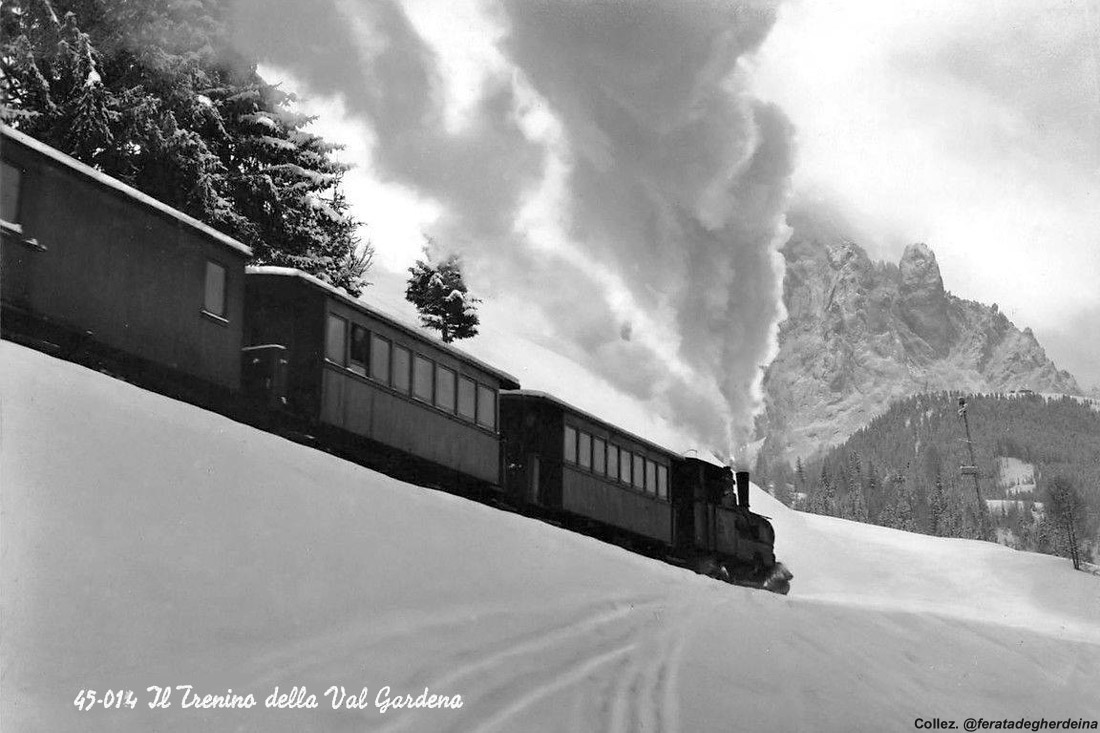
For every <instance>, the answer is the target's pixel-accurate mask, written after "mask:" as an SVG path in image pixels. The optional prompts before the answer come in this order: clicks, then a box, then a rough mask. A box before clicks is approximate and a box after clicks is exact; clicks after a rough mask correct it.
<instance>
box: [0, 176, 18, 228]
mask: <svg viewBox="0 0 1100 733" xmlns="http://www.w3.org/2000/svg"><path fill="white" fill-rule="evenodd" d="M0 182H2V184H3V185H0V219H2V220H3V221H5V222H7V223H8V224H15V225H18V224H19V223H20V222H19V191H20V189H21V188H22V187H23V171H21V170H19V169H18V168H16V167H15V166H14V165H12V164H10V163H8V162H7V161H4V162H3V167H0Z"/></svg>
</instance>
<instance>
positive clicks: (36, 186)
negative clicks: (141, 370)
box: [0, 130, 248, 389]
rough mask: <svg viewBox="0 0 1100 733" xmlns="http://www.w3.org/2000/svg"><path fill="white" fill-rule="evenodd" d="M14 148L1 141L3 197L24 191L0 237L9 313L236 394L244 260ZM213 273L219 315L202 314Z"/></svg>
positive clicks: (130, 196) (68, 168)
mask: <svg viewBox="0 0 1100 733" xmlns="http://www.w3.org/2000/svg"><path fill="white" fill-rule="evenodd" d="M17 137H18V136H17V135H16V134H14V133H10V132H9V131H7V130H5V131H4V135H3V159H4V162H5V166H6V167H5V172H6V173H5V175H6V178H7V180H5V181H4V185H5V186H14V187H17V188H18V206H17V210H16V211H14V212H8V215H9V216H11V218H14V219H17V220H18V221H15V222H7V221H6V222H5V226H4V234H3V248H2V262H0V293H2V298H3V303H4V306H5V308H6V309H8V310H9V312H11V313H19V314H25V315H27V316H29V317H32V318H35V319H38V320H40V321H41V322H43V323H46V324H49V325H50V326H51V327H56V328H59V329H63V330H65V331H68V332H72V333H73V334H75V335H79V336H81V337H84V338H87V339H88V340H89V341H91V342H94V343H96V344H101V345H103V346H106V347H108V348H109V349H113V350H117V351H118V352H121V353H123V354H126V355H128V356H131V357H136V358H137V359H139V360H143V361H145V362H148V363H151V364H155V365H157V366H158V367H162V368H166V369H167V370H169V371H171V372H175V373H179V374H181V375H185V376H187V377H192V378H197V379H199V380H201V381H203V382H205V383H209V384H213V385H216V386H218V387H222V388H226V389H236V388H237V387H238V384H239V379H240V346H241V338H242V332H243V314H244V265H245V259H246V257H247V256H248V251H247V249H246V248H244V247H243V246H241V245H239V244H236V245H235V246H232V245H228V244H226V242H225V241H224V240H225V239H226V238H224V237H221V236H220V235H215V234H211V233H210V232H209V230H208V229H204V228H203V227H202V225H197V223H195V222H193V221H192V223H187V221H185V217H181V215H179V214H178V213H175V212H170V211H165V210H164V208H163V207H162V205H156V206H155V205H151V204H149V203H148V202H146V201H144V200H142V199H141V194H138V193H137V192H135V191H133V190H132V189H129V188H128V187H126V186H124V185H122V184H120V183H118V182H115V181H112V180H111V179H108V178H106V177H105V176H103V175H102V174H100V173H98V172H96V171H92V170H91V169H87V168H86V166H82V165H81V164H79V163H77V162H76V161H72V160H71V159H68V158H67V156H63V155H61V154H60V153H58V152H56V151H52V150H51V149H48V148H46V147H45V146H42V145H41V144H40V143H35V142H34V141H29V142H28V143H26V144H25V143H24V142H23V141H22V139H17ZM13 171H15V172H14V173H13ZM158 206H160V207H162V208H158ZM20 228H21V231H20ZM234 244H235V243H234ZM208 263H212V264H213V265H217V266H218V267H220V268H221V271H222V273H223V274H224V299H223V301H222V302H221V303H219V304H218V307H216V308H215V311H214V312H211V311H207V310H206V306H207V303H206V298H207V289H206V288H207V268H208Z"/></svg>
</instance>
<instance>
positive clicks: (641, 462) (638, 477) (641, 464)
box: [633, 455, 645, 489]
mask: <svg viewBox="0 0 1100 733" xmlns="http://www.w3.org/2000/svg"><path fill="white" fill-rule="evenodd" d="M633 484H634V488H636V489H644V488H645V458H643V457H642V456H639V455H635V456H634V479H633Z"/></svg>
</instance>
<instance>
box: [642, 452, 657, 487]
mask: <svg viewBox="0 0 1100 733" xmlns="http://www.w3.org/2000/svg"><path fill="white" fill-rule="evenodd" d="M645 490H646V493H647V494H653V495H654V496H656V495H657V464H656V463H654V462H653V461H649V460H647V461H646V462H645Z"/></svg>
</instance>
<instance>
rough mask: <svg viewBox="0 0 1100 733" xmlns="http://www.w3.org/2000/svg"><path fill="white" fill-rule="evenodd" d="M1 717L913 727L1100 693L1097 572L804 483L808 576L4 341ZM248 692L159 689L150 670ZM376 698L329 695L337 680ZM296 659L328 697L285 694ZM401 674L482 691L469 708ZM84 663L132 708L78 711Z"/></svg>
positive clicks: (516, 726)
mask: <svg viewBox="0 0 1100 733" xmlns="http://www.w3.org/2000/svg"><path fill="white" fill-rule="evenodd" d="M0 359H2V364H3V371H2V374H3V384H2V394H0V396H2V400H3V401H2V403H0V404H2V409H3V414H2V433H0V439H2V443H0V471H2V473H0V480H2V482H3V495H2V527H0V544H2V553H3V565H2V570H0V572H2V595H0V612H2V619H3V631H2V633H3V637H2V644H3V654H2V666H3V669H2V698H3V700H2V702H3V705H2V709H0V726H2V728H3V730H4V731H23V730H42V731H66V730H135V731H147V730H158V731H175V730H258V731H267V730H349V731H350V730H355V731H361V730H390V731H398V730H455V731H458V730H462V731H465V730H482V731H489V730H501V731H530V730H536V731H537V730H560V731H580V730H598V731H636V730H651V731H652V730H663V731H675V730H681V731H708V730H721V731H738V730H745V731H758V730H780V731H795V730H806V731H818V730H838V731H840V730H844V731H847V730H875V731H878V730H899V731H904V730H914V729H915V727H914V721H915V719H916V718H923V719H925V720H931V719H933V718H940V719H954V720H956V721H957V722H958V723H959V725H960V727H961V725H962V720H963V719H964V718H966V717H968V716H973V717H975V718H976V717H982V716H984V717H985V718H987V719H989V718H995V719H1001V718H1010V719H1018V718H1020V717H1021V716H1023V717H1026V718H1029V719H1033V718H1039V717H1046V718H1056V719H1059V720H1061V719H1065V718H1073V719H1075V720H1076V719H1078V718H1085V719H1090V720H1093V719H1100V694H1098V693H1097V691H1098V690H1100V579H1098V578H1096V577H1093V576H1089V575H1086V574H1083V573H1074V572H1073V571H1072V570H1071V569H1070V566H1069V563H1068V561H1063V560H1058V559H1055V558H1049V557H1044V556H1039V555H1033V554H1027V553H1020V552H1016V551H1013V550H1010V549H1007V548H1005V547H1002V546H999V545H994V544H986V543H980V542H972V541H964V540H945V539H937V538H931V537H925V536H921V535H915V534H908V533H903V532H897V531H894V530H890V529H885V528H881V527H874V526H869V525H860V524H856V523H853V522H848V521H845V520H841V519H835V518H830V517H819V516H811V515H805V514H801V513H797V512H791V511H788V510H786V509H785V508H784V507H782V506H781V505H779V504H778V503H776V502H775V501H774V500H773V499H771V498H770V497H768V496H767V495H766V494H765V493H764V492H762V491H754V493H753V497H752V498H753V501H754V502H755V504H756V508H757V510H758V511H761V512H763V513H765V514H769V515H770V516H772V517H773V519H774V522H775V525H776V530H777V533H778V537H779V540H778V545H777V552H778V554H779V556H780V557H781V558H782V559H783V560H784V561H786V562H787V564H788V565H789V566H790V567H791V568H792V570H793V571H794V573H795V576H796V577H795V579H794V587H793V590H792V592H791V595H789V596H786V597H782V596H776V595H772V594H768V593H765V592H761V591H751V590H747V589H743V588H736V587H731V586H728V585H723V584H720V583H717V582H714V581H711V580H709V579H706V578H703V577H700V576H696V575H694V574H692V573H689V572H686V571H682V570H680V569H677V568H674V567H671V566H667V565H664V564H661V563H656V562H653V561H650V560H647V559H644V558H641V557H637V556H634V555H631V554H629V553H627V552H625V551H623V550H621V549H618V548H616V547H611V546H607V545H603V544H600V543H598V542H596V541H594V540H591V539H588V538H585V537H581V536H577V535H574V534H570V533H567V532H564V531H562V530H559V529H556V528H554V527H552V526H549V525H546V524H542V523H539V522H536V521H533V520H530V519H527V518H524V517H521V516H517V515H514V514H508V513H503V512H499V511H494V510H492V509H489V508H487V507H484V506H481V505H477V504H473V503H470V502H466V501H463V500H461V499H458V498H455V497H451V496H447V495H441V494H438V493H434V492H431V491H427V490H423V489H419V488H415V487H412V486H408V485H405V484H401V483H399V482H397V481H393V480H391V479H389V478H386V477H383V476H380V475H378V474H376V473H373V472H371V471H368V470H366V469H363V468H360V467H358V466H354V465H351V464H348V463H345V462H342V461H339V460H336V459H333V458H332V457H330V456H328V455H325V454H323V453H320V452H316V451H311V450H309V449H306V448H304V447H301V446H298V445H295V444H291V443H288V442H286V441H284V440H281V439H279V438H276V437H274V436H270V435H266V434H262V433H258V432H256V431H254V430H252V429H249V428H246V427H244V426H241V425H238V424H235V423H233V422H230V421H228V420H226V419H224V418H221V417H218V416H215V415H211V414H208V413H205V412H202V411H200V410H197V409H195V408H193V407H190V406H187V405H183V404H180V403H177V402H173V401H171V400H168V399H165V398H163V397H160V396H157V395H153V394H149V393H145V392H141V391H139V390H137V389H135V388H133V387H131V386H129V385H127V384H124V383H122V382H118V381H115V380H112V379H110V378H107V377H105V376H103V375H100V374H96V373H94V372H91V371H88V370H85V369H82V368H79V367H75V366H73V365H69V364H65V363H63V362H60V361H56V360H54V359H51V358H49V357H46V356H43V355H41V354H38V353H36V352H32V351H29V350H27V349H24V348H22V347H18V346H14V345H12V344H10V343H7V342H4V343H3V344H0ZM154 685H156V686H165V685H171V686H176V685H192V686H194V691H195V692H196V693H198V694H200V695H201V694H221V695H225V694H226V692H227V690H228V689H229V688H232V690H233V692H234V693H236V694H241V695H245V694H248V693H251V694H253V695H254V696H255V699H256V702H257V704H256V706H255V707H253V708H251V709H246V710H245V709H214V710H203V709H196V708H195V707H187V708H185V707H183V706H182V703H183V698H182V693H181V692H180V691H176V692H174V693H173V696H172V698H171V699H170V703H171V707H169V708H166V709H155V710H151V709H149V707H148V703H149V701H150V699H151V697H152V695H151V693H149V692H147V691H146V690H147V688H148V687H150V686H154ZM340 685H342V686H344V687H345V688H346V690H347V691H348V692H349V695H350V696H352V697H358V695H359V694H360V691H361V690H362V688H363V687H367V688H368V693H367V695H366V696H365V697H364V701H365V702H366V704H367V709H365V710H348V709H340V710H333V709H332V705H331V697H327V696H325V695H324V693H325V691H326V690H327V689H328V688H330V687H332V686H337V687H338V686H340ZM276 686H277V687H278V688H279V691H280V693H287V692H290V690H291V688H293V687H294V686H298V687H299V688H300V687H302V686H305V687H306V688H307V693H308V694H313V695H316V699H317V703H318V705H319V707H317V708H315V709H290V710H288V709H275V708H267V707H265V702H264V701H265V699H266V698H267V697H268V695H269V694H270V693H271V692H272V691H273V690H274V688H275V687H276ZM385 686H388V687H389V688H390V691H389V696H390V697H394V696H397V695H398V694H401V695H404V694H406V693H408V694H411V695H413V696H414V697H415V696H417V695H419V694H420V693H422V692H423V690H424V688H425V687H428V688H430V692H431V694H442V695H449V696H454V695H461V697H462V707H461V708H460V709H413V710H409V709H390V710H388V711H387V712H385V713H382V712H381V711H380V709H379V707H378V706H377V704H376V703H377V702H381V701H382V700H384V698H385V697H386V695H385V693H383V694H382V696H381V697H379V693H380V688H383V687H385ZM86 688H93V689H95V690H96V691H97V693H98V696H99V698H100V699H102V697H103V695H104V693H105V692H106V691H107V690H119V689H122V690H128V689H132V690H134V691H135V698H136V700H137V701H138V704H137V705H136V706H135V707H134V708H133V709H129V708H126V707H124V708H123V709H121V710H103V709H101V707H97V708H96V709H93V710H91V711H88V712H78V711H77V710H76V709H75V707H74V705H73V701H74V699H75V698H76V697H77V695H78V693H79V692H80V691H81V690H82V689H86Z"/></svg>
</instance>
